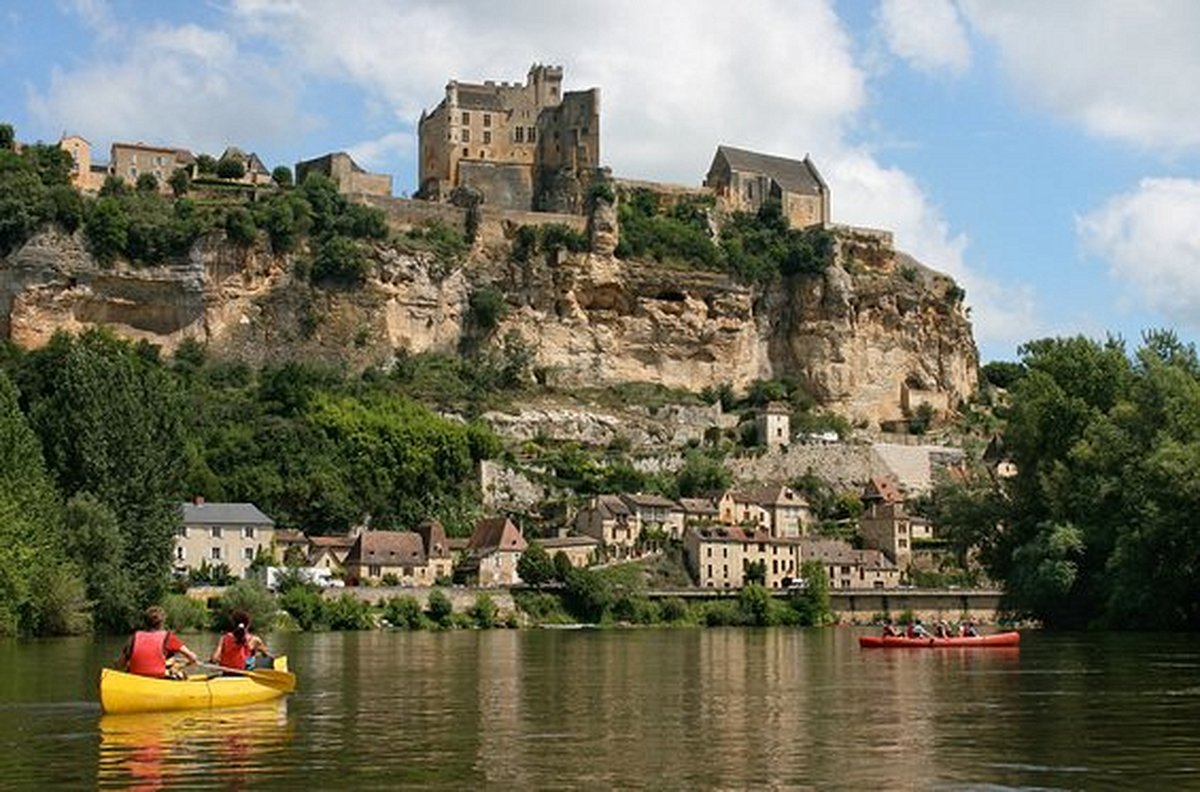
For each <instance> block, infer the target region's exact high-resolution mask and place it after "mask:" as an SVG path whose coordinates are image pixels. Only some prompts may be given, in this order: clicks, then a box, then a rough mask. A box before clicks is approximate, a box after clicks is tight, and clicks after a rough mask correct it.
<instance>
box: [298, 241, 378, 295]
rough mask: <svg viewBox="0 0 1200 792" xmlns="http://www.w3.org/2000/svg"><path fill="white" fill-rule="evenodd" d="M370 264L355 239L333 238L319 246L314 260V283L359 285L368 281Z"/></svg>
mask: <svg viewBox="0 0 1200 792" xmlns="http://www.w3.org/2000/svg"><path fill="white" fill-rule="evenodd" d="M368 269H369V262H368V261H367V257H366V255H365V254H364V253H363V251H362V248H361V247H359V244H358V243H357V242H355V241H354V240H353V239H350V238H348V237H344V236H331V237H328V238H326V239H325V240H323V241H322V242H321V243H320V244H319V245H318V246H317V252H316V255H315V256H314V258H313V265H312V281H313V282H314V283H321V282H333V283H341V284H346V285H358V284H362V283H364V282H365V281H366V280H367V272H368Z"/></svg>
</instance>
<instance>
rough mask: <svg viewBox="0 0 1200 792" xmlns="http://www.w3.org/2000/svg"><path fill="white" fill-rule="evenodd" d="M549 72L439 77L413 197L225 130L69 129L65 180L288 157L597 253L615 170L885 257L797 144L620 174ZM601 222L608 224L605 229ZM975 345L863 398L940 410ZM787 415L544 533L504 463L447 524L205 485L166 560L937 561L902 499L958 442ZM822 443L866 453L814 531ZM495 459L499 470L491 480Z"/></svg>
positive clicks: (883, 567)
mask: <svg viewBox="0 0 1200 792" xmlns="http://www.w3.org/2000/svg"><path fill="white" fill-rule="evenodd" d="M562 81H563V73H562V69H561V68H559V67H552V66H544V65H541V64H534V65H533V66H532V67H531V69H530V71H529V74H528V77H527V80H526V82H525V83H523V84H521V83H508V82H499V83H496V82H491V81H488V82H484V83H468V82H461V81H456V80H455V81H451V82H450V83H449V84H448V85H447V86H446V89H445V96H444V98H443V99H442V100H441V102H440V103H439V104H438V105H436V107H434V108H433V109H432V110H430V111H428V112H426V113H423V114H422V116H421V119H420V121H419V123H418V136H419V144H418V147H419V151H418V165H419V184H418V186H417V189H416V191H415V192H414V197H413V198H412V199H407V198H396V197H393V195H392V181H391V177H390V176H388V175H385V174H376V173H370V172H368V171H366V170H364V169H363V168H361V167H360V166H359V165H358V164H357V163H355V162H354V160H353V159H352V158H351V157H350V156H349V155H348V154H345V153H343V152H334V153H329V154H325V155H322V156H319V157H315V158H313V159H310V160H306V161H302V162H298V163H296V165H295V168H294V171H289V169H287V168H283V169H282V172H281V169H279V168H276V169H274V170H270V169H268V168H267V167H266V165H265V164H264V163H263V162H262V160H261V159H260V158H259V157H258V156H257V155H256V154H254V153H247V152H244V151H242V150H241V149H239V148H237V147H234V146H230V147H228V148H227V149H226V150H225V151H224V152H223V153H222V154H221V156H220V157H216V158H214V157H208V156H206V155H196V154H193V153H192V152H190V151H187V150H185V149H183V148H179V147H173V146H160V145H147V144H144V143H124V142H116V143H113V144H112V146H111V149H110V152H109V160H108V162H107V163H98V162H97V161H96V160H95V158H94V156H93V152H92V149H91V145H90V144H89V143H88V141H87V140H86V139H85V138H83V137H81V136H78V135H69V136H65V137H64V138H63V139H62V140H61V141H60V143H59V145H60V146H61V147H62V148H63V149H64V150H65V151H67V152H68V153H70V155H71V157H72V161H73V168H72V171H71V180H72V184H74V185H75V186H76V187H77V188H78V189H79V190H80V191H81V192H83V193H85V194H95V193H98V192H100V191H101V190H102V189H104V187H105V184H106V182H111V181H112V180H118V181H122V182H125V183H126V184H128V185H130V186H139V187H145V186H146V185H148V184H150V181H149V180H150V179H153V187H154V189H157V190H158V191H160V192H162V193H164V194H168V193H171V192H174V193H175V194H177V195H178V194H180V193H181V191H183V190H199V191H201V192H203V191H204V190H205V189H208V190H214V191H218V192H220V191H225V192H226V193H228V192H229V191H231V190H232V191H234V192H240V193H242V194H244V195H245V196H247V197H248V199H250V200H254V199H255V197H256V196H258V195H259V194H261V193H264V192H270V191H272V190H276V189H280V188H282V187H285V186H287V185H288V184H290V183H291V181H292V178H293V176H292V174H293V173H294V180H295V182H296V183H301V182H302V181H303V180H304V178H305V177H306V176H307V175H308V174H310V173H319V174H321V175H323V176H325V177H327V178H329V179H331V180H332V181H333V182H334V183H335V184H336V186H337V190H338V191H339V192H340V193H342V194H344V195H346V196H347V197H349V198H350V199H351V200H353V201H355V202H362V203H366V204H369V205H371V206H374V207H377V208H380V209H382V210H383V211H384V212H385V214H386V216H387V218H388V222H389V224H390V225H392V226H393V227H394V228H412V227H413V226H416V225H419V224H421V223H422V222H426V221H427V220H428V219H429V218H451V219H452V220H453V221H454V222H456V223H460V224H462V225H463V226H464V227H465V226H468V225H469V224H470V223H471V222H472V218H475V221H474V222H477V223H479V222H482V224H483V229H482V231H481V232H480V234H479V237H478V238H479V240H481V242H477V243H476V244H477V245H479V244H484V245H486V244H487V241H488V240H489V239H492V240H495V239H497V238H499V237H502V236H505V235H509V234H511V229H512V228H514V227H515V225H516V224H517V223H518V222H519V223H520V224H522V225H533V226H537V225H539V224H543V225H545V224H554V223H557V224H562V225H565V226H567V227H569V228H574V229H578V230H580V231H586V232H588V233H589V236H590V238H591V240H592V247H593V251H594V252H596V253H598V254H599V255H608V256H611V255H612V252H613V250H614V248H615V246H616V242H615V236H616V234H619V229H618V228H616V224H615V222H614V219H613V217H611V216H610V217H609V218H608V219H607V220H605V218H604V217H602V216H601V215H599V214H598V213H597V212H596V210H595V206H594V202H593V201H592V200H591V196H594V195H597V194H601V193H604V192H605V191H611V190H612V189H613V187H615V192H614V195H617V194H620V195H630V194H631V193H632V192H633V191H644V192H646V193H648V194H651V195H654V196H658V199H659V200H661V201H665V202H667V204H668V205H669V204H672V203H676V202H680V201H688V200H693V199H699V200H701V201H711V202H712V204H713V206H714V207H715V209H716V211H717V212H718V213H723V214H730V213H735V212H748V213H753V212H758V211H759V210H761V209H763V207H765V206H767V205H769V204H774V205H777V206H778V207H779V208H780V210H781V212H782V214H783V216H784V217H786V219H787V222H788V223H789V224H790V226H791V227H793V228H796V229H812V228H818V229H829V230H831V231H833V232H834V238H835V239H836V240H837V245H838V246H839V248H838V249H839V251H840V252H841V253H842V254H845V255H852V254H854V255H865V256H866V259H869V260H870V261H874V262H877V265H878V266H880V267H882V268H883V269H884V271H891V270H893V269H894V268H895V267H896V266H897V265H896V264H895V257H896V252H895V251H894V250H893V248H892V239H891V235H890V234H889V233H888V232H886V231H881V230H876V229H862V228H846V227H841V226H835V225H833V224H832V223H831V219H830V218H831V212H830V191H829V187H828V185H827V184H826V183H825V181H824V179H823V178H822V176H821V174H820V172H819V171H818V169H817V167H816V165H815V164H814V163H813V161H812V160H811V159H810V158H809V157H808V156H804V157H803V158H800V159H791V158H786V157H780V156H775V155H770V154H764V153H758V152H753V151H749V150H745V149H740V148H736V147H733V146H728V145H719V146H718V147H717V149H716V151H715V153H714V156H713V159H712V161H711V163H710V165H709V168H708V171H707V173H706V174H705V175H704V179H703V184H702V185H701V186H699V187H688V186H682V185H664V184H654V183H647V182H638V181H632V180H622V179H620V178H614V176H613V174H612V173H611V172H610V171H609V170H608V169H607V168H604V167H603V166H602V165H601V158H600V121H599V114H600V94H599V89H596V88H592V89H588V90H585V91H563V89H562ZM605 185H611V187H605ZM598 189H599V190H600V193H597V190H598ZM480 218H482V221H481V220H480ZM606 223H607V227H606ZM606 235H611V236H612V239H609V240H608V241H604V240H605V238H606ZM863 251H866V253H865V254H864V253H863ZM878 262H882V263H881V264H879V263H878ZM959 299H961V298H959ZM956 310H958V311H959V312H961V306H959V307H958V308H957V309H956ZM970 353H971V354H970V355H968V356H967V357H969V358H970V359H969V360H968V361H967V362H966V363H965V364H961V365H960V364H954V365H948V364H946V363H944V362H942V363H939V364H938V366H937V368H938V369H939V370H940V371H946V370H953V369H954V366H955V365H957V366H959V368H961V369H962V370H961V371H959V372H957V373H955V374H952V375H950V376H949V378H945V377H943V379H942V380H941V381H935V380H934V379H933V378H932V377H930V376H929V375H928V374H925V373H922V372H918V371H915V370H909V371H907V372H906V371H898V372H897V373H896V374H894V375H889V376H891V377H892V379H891V380H890V381H889V382H887V383H886V384H885V385H884V390H885V391H886V392H885V393H884V395H876V396H873V397H872V398H874V399H875V400H876V402H877V403H881V404H883V406H882V407H879V408H878V409H874V408H873V411H872V412H870V415H871V417H872V418H873V419H876V418H877V419H879V420H880V424H881V425H883V426H884V427H885V428H889V429H896V430H899V431H901V432H903V431H904V430H905V429H906V426H907V420H908V419H909V418H911V417H913V416H915V415H918V414H922V415H923V416H924V420H926V421H928V420H940V419H943V418H946V417H949V416H951V415H952V414H953V412H954V410H955V409H956V407H957V404H958V403H959V402H960V401H961V400H963V399H965V398H966V397H967V396H969V394H970V391H971V389H972V388H973V377H974V367H975V366H976V365H977V361H975V360H974V350H973V348H972V349H971V350H970ZM838 376H839V377H840V378H842V379H846V378H847V375H846V374H844V373H843V374H840V375H838ZM651 378H653V375H651ZM682 379H683V381H687V377H684V378H682ZM789 415H790V408H789V407H788V406H786V405H780V404H769V405H765V406H764V407H763V408H762V409H761V411H760V414H759V416H758V427H757V436H758V438H759V447H760V449H761V452H762V453H761V454H760V455H759V460H758V461H759V462H760V468H759V470H758V471H755V472H749V473H747V474H746V475H740V476H738V477H737V479H736V480H737V482H739V483H736V484H735V485H734V486H731V487H730V488H728V489H726V490H724V491H720V492H712V493H708V494H707V495H706V496H705V497H689V498H680V499H677V500H674V499H669V498H665V497H662V496H659V495H653V494H647V493H641V492H610V493H605V494H600V495H597V496H595V497H592V498H591V499H590V500H589V501H588V502H587V503H586V504H583V505H581V506H579V508H578V509H576V510H573V512H572V513H569V514H565V515H563V517H562V519H561V520H560V524H559V525H558V527H557V528H556V529H554V530H553V532H552V533H548V534H545V535H526V533H525V532H524V531H523V530H522V528H521V527H520V526H519V525H518V521H516V520H514V519H510V518H508V517H506V516H503V515H505V514H506V513H515V512H518V511H520V510H522V509H533V508H535V507H536V505H537V504H536V500H537V498H538V497H539V496H544V495H545V494H546V493H545V492H544V491H543V492H539V491H537V490H536V488H534V492H533V494H532V495H529V494H526V495H524V496H514V495H513V490H514V489H516V490H521V489H524V490H526V491H527V492H528V490H529V482H528V479H527V477H526V478H525V479H522V474H520V473H513V472H512V471H508V472H503V473H500V474H497V473H496V471H494V470H492V471H487V470H485V471H481V476H482V477H483V478H482V480H481V488H482V490H483V492H484V506H485V508H487V509H489V510H492V512H493V513H494V514H496V515H499V516H494V517H488V518H486V519H483V520H480V521H479V522H478V524H477V526H476V528H475V530H474V532H473V533H472V535H471V536H470V537H469V538H463V539H454V538H449V537H447V536H446V532H445V531H444V530H443V529H442V526H441V525H440V524H439V523H438V522H437V521H436V520H428V521H426V522H424V523H422V524H421V525H418V526H412V527H411V530H408V531H378V530H372V529H370V527H369V526H360V527H359V528H357V529H356V530H354V531H353V532H352V533H350V534H348V535H344V536H332V535H327V534H326V533H325V532H324V531H323V530H322V529H321V527H320V526H311V527H310V526H277V525H276V524H275V523H274V521H273V520H272V519H271V518H270V517H268V516H267V515H265V514H263V512H262V511H260V510H259V509H258V507H256V506H255V505H254V504H252V503H213V502H205V500H204V499H203V497H199V496H198V497H197V498H196V499H195V500H194V501H193V502H190V503H187V504H184V505H183V506H182V516H183V525H182V527H181V528H180V531H179V536H178V537H177V540H176V544H175V556H174V558H175V567H176V571H177V573H178V574H180V575H182V576H187V575H192V576H198V577H211V576H213V575H214V574H215V575H216V576H217V577H220V576H223V575H226V574H228V575H231V576H233V577H242V576H244V575H246V574H248V573H249V572H250V571H251V569H252V568H259V567H262V566H264V565H271V564H282V563H285V562H286V563H288V564H291V565H299V566H304V567H309V568H313V569H321V570H324V571H325V573H326V574H327V575H331V576H332V577H333V578H336V579H339V580H343V581H344V582H345V583H347V584H350V585H359V586H380V585H414V586H416V585H431V584H434V583H444V582H449V581H451V580H453V581H458V582H469V583H472V584H474V585H478V586H484V587H492V586H514V585H519V584H520V583H521V580H520V577H519V575H518V572H517V566H518V560H519V558H520V556H521V554H522V553H524V552H526V551H527V550H528V548H529V546H530V544H531V543H534V542H536V543H538V544H540V545H541V546H542V547H543V548H544V549H545V550H546V551H547V552H549V553H550V554H551V555H557V554H559V553H561V554H563V556H564V557H565V558H566V559H567V560H568V561H569V562H570V563H571V564H572V565H573V566H577V567H582V566H591V565H599V564H608V563H613V562H623V561H631V560H644V559H646V558H649V557H653V556H656V555H660V554H662V553H663V552H664V550H665V549H668V548H675V549H676V550H677V551H678V552H679V553H680V554H681V558H682V559H684V561H685V564H686V568H687V572H688V574H689V575H690V578H691V581H692V584H693V585H694V586H695V587H697V588H700V589H737V588H741V587H742V586H743V585H745V584H746V583H747V582H751V581H753V580H757V581H758V582H761V583H763V584H764V585H766V586H768V587H770V588H775V589H787V588H788V587H790V586H793V585H795V584H796V583H797V581H798V580H799V578H800V568H801V565H802V564H803V563H804V562H808V561H817V562H819V563H820V564H821V565H822V567H823V568H824V569H825V570H826V572H827V575H828V580H829V585H830V587H831V588H834V589H860V588H861V589H893V588H897V587H899V586H901V585H907V584H908V583H909V582H910V580H911V579H912V571H913V570H921V569H923V570H934V569H936V568H937V567H938V565H939V563H940V562H941V560H942V557H943V556H944V553H942V552H941V545H940V544H939V538H938V534H937V528H936V526H931V525H930V524H929V523H928V522H927V521H925V520H924V519H922V518H920V517H918V516H915V515H914V514H913V513H912V512H911V511H910V505H909V504H910V501H911V500H912V499H913V498H915V497H918V496H920V495H922V494H924V493H926V492H928V490H929V488H930V486H931V483H932V478H933V475H934V472H933V471H934V470H935V469H945V470H951V471H953V470H955V469H957V467H956V466H959V465H961V463H962V453H961V452H959V451H957V450H956V449H946V448H937V447H927V446H921V445H917V446H911V445H897V444H888V443H871V442H870V441H869V440H867V441H864V440H862V439H861V437H866V436H867V435H860V439H859V440H856V441H854V442H853V443H849V442H847V443H845V444H844V443H843V440H846V441H848V440H849V438H842V437H839V435H837V434H836V433H826V434H807V433H805V432H802V431H798V430H793V428H792V427H791V426H790V424H789ZM885 419H886V421H885ZM498 420H506V419H502V418H498ZM901 439H902V438H901ZM831 444H832V445H847V446H848V447H849V448H850V450H849V451H848V452H847V454H848V456H847V458H849V457H854V456H857V457H860V458H861V457H862V456H863V455H864V454H866V455H868V456H869V457H870V461H869V462H868V463H866V464H858V465H857V466H856V467H855V469H854V470H852V471H847V470H836V469H834V470H830V469H829V468H828V466H826V467H825V468H824V469H823V470H822V474H823V475H825V476H826V477H827V478H829V479H835V480H839V481H841V482H842V483H843V484H844V485H847V486H849V487H851V488H853V489H854V490H855V492H856V494H857V495H858V497H859V500H860V503H861V513H860V514H859V515H857V517H856V518H855V520H854V521H853V522H854V524H853V526H851V527H852V531H851V533H852V534H853V536H841V537H832V536H827V535H823V534H821V533H819V532H817V531H816V528H817V527H818V526H817V522H818V521H817V519H816V517H815V515H814V513H813V509H812V507H811V505H810V504H809V502H808V501H807V500H806V499H805V497H804V495H803V494H802V493H801V492H799V491H798V490H797V489H796V488H794V487H793V486H791V485H790V484H789V483H788V482H790V481H794V480H795V479H797V478H798V477H800V476H803V475H805V474H806V473H812V472H813V467H812V465H810V464H805V461H804V457H803V453H801V454H800V456H799V457H797V453H796V449H802V448H803V447H804V446H814V447H817V448H821V447H824V446H828V445H831ZM772 463H773V468H772V469H770V470H769V471H767V472H766V473H764V472H763V470H764V466H766V467H770V466H771V465H772ZM914 471H915V472H914ZM497 476H499V478H501V479H504V481H503V483H502V484H500V485H497V484H496V478H497ZM506 476H507V478H505V477H506ZM214 570H217V571H216V572H214Z"/></svg>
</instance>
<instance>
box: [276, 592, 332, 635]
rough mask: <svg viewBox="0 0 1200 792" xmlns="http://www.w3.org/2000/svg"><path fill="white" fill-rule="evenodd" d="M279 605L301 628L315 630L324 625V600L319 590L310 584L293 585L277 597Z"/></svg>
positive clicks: (325, 618)
mask: <svg viewBox="0 0 1200 792" xmlns="http://www.w3.org/2000/svg"><path fill="white" fill-rule="evenodd" d="M279 606H280V607H281V608H283V609H284V610H285V611H287V612H288V613H290V614H291V616H292V618H293V619H295V621H296V626H297V627H299V628H300V629H301V630H306V631H307V630H316V629H321V628H323V627H325V626H326V625H327V624H328V620H327V617H326V614H325V600H324V598H323V597H322V596H321V594H320V592H319V591H317V590H316V589H314V588H312V587H310V586H295V587H293V588H291V589H289V590H288V591H287V592H286V593H284V594H283V595H281V596H280V597H279Z"/></svg>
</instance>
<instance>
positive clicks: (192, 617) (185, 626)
mask: <svg viewBox="0 0 1200 792" xmlns="http://www.w3.org/2000/svg"><path fill="white" fill-rule="evenodd" d="M163 610H165V611H166V612H167V625H168V626H169V627H170V628H171V629H172V630H181V631H182V630H207V629H208V628H209V627H211V626H212V618H211V615H210V614H209V612H208V608H207V607H205V605H204V603H203V602H201V601H200V600H198V599H193V598H191V597H189V596H187V595H185V594H168V595H167V596H166V597H165V598H164V599H163Z"/></svg>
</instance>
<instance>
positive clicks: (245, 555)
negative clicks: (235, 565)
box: [242, 547, 254, 561]
mask: <svg viewBox="0 0 1200 792" xmlns="http://www.w3.org/2000/svg"><path fill="white" fill-rule="evenodd" d="M242 560H244V561H253V560H254V548H253V547H243V548H242Z"/></svg>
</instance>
